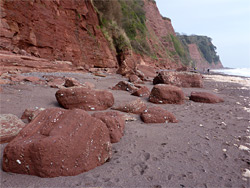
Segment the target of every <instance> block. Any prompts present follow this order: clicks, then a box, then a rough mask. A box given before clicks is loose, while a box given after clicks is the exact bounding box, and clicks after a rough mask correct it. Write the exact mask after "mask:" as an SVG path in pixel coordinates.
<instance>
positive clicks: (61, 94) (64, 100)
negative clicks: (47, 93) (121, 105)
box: [56, 87, 114, 111]
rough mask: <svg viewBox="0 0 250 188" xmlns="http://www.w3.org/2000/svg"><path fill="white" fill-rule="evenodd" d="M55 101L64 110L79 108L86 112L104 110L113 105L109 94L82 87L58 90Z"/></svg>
mask: <svg viewBox="0 0 250 188" xmlns="http://www.w3.org/2000/svg"><path fill="white" fill-rule="evenodd" d="M56 99H57V101H58V103H59V104H60V105H61V106H62V107H64V108H66V109H73V108H80V109H83V110H86V111H96V110H106V109H108V108H109V107H111V106H113V104H114V97H113V94H112V93H111V92H109V91H106V90H97V89H89V88H83V87H73V88H63V89H60V90H58V91H57V92H56Z"/></svg>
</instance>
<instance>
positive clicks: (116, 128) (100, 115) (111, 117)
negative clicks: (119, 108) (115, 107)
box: [92, 111, 125, 143]
mask: <svg viewBox="0 0 250 188" xmlns="http://www.w3.org/2000/svg"><path fill="white" fill-rule="evenodd" d="M92 116H93V117H95V118H97V119H100V120H101V121H102V122H103V123H105V124H106V126H107V128H108V129H109V134H110V140H111V143H116V142H119V141H120V139H121V137H122V136H123V134H124V128H125V119H124V116H123V115H122V114H120V113H119V112H114V111H110V112H96V113H94V114H92Z"/></svg>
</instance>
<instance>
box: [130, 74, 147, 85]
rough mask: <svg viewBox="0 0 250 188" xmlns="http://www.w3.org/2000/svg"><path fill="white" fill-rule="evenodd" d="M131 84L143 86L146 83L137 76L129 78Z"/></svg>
mask: <svg viewBox="0 0 250 188" xmlns="http://www.w3.org/2000/svg"><path fill="white" fill-rule="evenodd" d="M129 82H132V83H137V84H143V83H144V82H143V81H142V80H141V79H140V78H139V77H138V76H137V75H135V74H133V75H130V76H129Z"/></svg>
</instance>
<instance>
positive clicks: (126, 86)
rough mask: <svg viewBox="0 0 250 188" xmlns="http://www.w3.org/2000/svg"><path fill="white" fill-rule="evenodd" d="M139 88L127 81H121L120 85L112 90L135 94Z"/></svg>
mask: <svg viewBox="0 0 250 188" xmlns="http://www.w3.org/2000/svg"><path fill="white" fill-rule="evenodd" d="M137 89H138V88H137V87H136V86H135V85H134V84H132V83H130V82H127V81H120V82H119V83H118V84H116V85H115V86H114V87H112V90H122V91H128V92H130V93H134V92H135V91H137Z"/></svg>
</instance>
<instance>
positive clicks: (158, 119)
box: [141, 106, 178, 123]
mask: <svg viewBox="0 0 250 188" xmlns="http://www.w3.org/2000/svg"><path fill="white" fill-rule="evenodd" d="M141 119H142V121H143V122H144V123H168V122H170V123H177V122H178V120H177V119H176V118H175V116H174V115H173V114H172V113H170V112H168V111H167V110H165V109H163V108H161V107H157V106H155V107H152V108H149V109H147V110H145V111H144V112H143V113H142V114H141Z"/></svg>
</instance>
